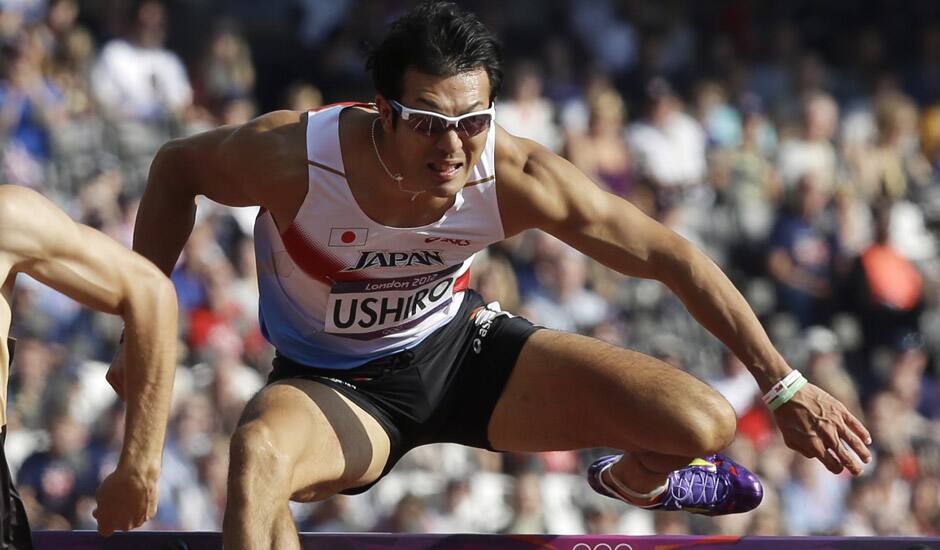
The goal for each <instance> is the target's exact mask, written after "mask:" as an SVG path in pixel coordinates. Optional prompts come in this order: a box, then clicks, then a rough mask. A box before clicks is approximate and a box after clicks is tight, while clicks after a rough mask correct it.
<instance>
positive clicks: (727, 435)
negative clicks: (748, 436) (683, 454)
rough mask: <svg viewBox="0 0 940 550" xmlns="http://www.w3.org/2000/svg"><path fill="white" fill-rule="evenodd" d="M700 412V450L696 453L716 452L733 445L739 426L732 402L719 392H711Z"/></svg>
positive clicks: (698, 434)
mask: <svg viewBox="0 0 940 550" xmlns="http://www.w3.org/2000/svg"><path fill="white" fill-rule="evenodd" d="M699 413H700V414H699V415H698V419H697V420H698V422H697V423H698V424H699V426H698V427H697V429H696V430H695V431H696V432H697V437H696V439H695V441H696V444H697V445H698V447H699V452H698V453H696V454H697V455H709V454H714V453H717V452H718V451H720V450H722V449H724V448H725V447H727V446H728V445H731V442H732V441H734V435H735V432H736V431H737V426H738V419H737V415H736V414H735V412H734V409H733V408H732V407H731V404H730V403H728V401H727V400H726V399H725V398H724V397H722V396H721V394H719V393H718V392H711V393H709V394H708V395H707V397H706V398H705V399H704V400H703V405H702V409H701V410H700V411H699Z"/></svg>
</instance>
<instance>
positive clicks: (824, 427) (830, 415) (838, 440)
mask: <svg viewBox="0 0 940 550" xmlns="http://www.w3.org/2000/svg"><path fill="white" fill-rule="evenodd" d="M774 416H775V418H776V419H777V426H779V428H780V432H781V433H782V434H783V440H784V441H785V442H786V444H787V446H788V447H790V448H791V449H793V450H795V451H797V452H799V453H800V454H802V455H803V456H805V457H807V458H816V459H819V461H820V462H822V463H823V464H825V466H826V468H828V469H829V471H830V472H832V473H834V474H838V473H841V472H842V469H843V468H848V470H849V471H850V472H852V474H853V475H859V474H861V473H862V464H860V463H859V462H858V459H857V458H856V457H855V456H853V454H852V453H850V452H849V449H851V450H852V451H854V453H855V455H858V458H861V459H862V461H864V462H865V463H866V464H867V463H868V462H870V461H871V452H869V450H868V447H867V445H870V444H871V435H870V434H869V433H868V430H867V429H866V428H865V426H863V425H862V423H861V422H860V421H859V420H858V419H857V418H855V416H853V415H852V413H850V412H849V411H848V409H846V408H845V405H843V404H842V403H841V402H840V401H839V400H837V399H836V398H834V397H832V396H831V395H829V394H828V393H826V392H825V391H823V390H822V389H820V388H818V387H817V386H814V385H813V384H806V385H805V386H803V387H802V388H800V390H799V391H798V392H796V395H794V396H793V398H792V399H790V400H789V401H787V402H786V403H784V404H783V405H781V406H780V408H778V409H777V410H776V411H774Z"/></svg>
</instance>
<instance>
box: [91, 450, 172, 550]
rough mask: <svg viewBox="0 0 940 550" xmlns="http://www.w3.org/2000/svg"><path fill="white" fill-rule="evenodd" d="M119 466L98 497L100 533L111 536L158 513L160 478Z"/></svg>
mask: <svg viewBox="0 0 940 550" xmlns="http://www.w3.org/2000/svg"><path fill="white" fill-rule="evenodd" d="M158 477H159V476H146V475H144V474H142V473H141V472H137V471H135V470H133V469H127V468H122V467H121V466H118V468H117V470H115V471H114V472H113V473H112V474H111V475H109V476H108V477H106V478H105V479H104V481H102V482H101V485H100V486H99V487H98V491H97V493H96V494H95V497H96V499H97V501H98V508H96V509H95V511H94V512H93V513H92V515H93V516H94V517H95V519H96V520H98V533H100V534H101V535H103V536H105V537H107V536H110V535H111V534H112V533H114V532H115V531H130V530H131V529H133V528H135V527H138V526H140V525H141V524H143V523H144V522H145V521H147V520H148V519H150V518H152V517H153V516H154V515H155V514H156V513H157V497H158V488H157V478H158Z"/></svg>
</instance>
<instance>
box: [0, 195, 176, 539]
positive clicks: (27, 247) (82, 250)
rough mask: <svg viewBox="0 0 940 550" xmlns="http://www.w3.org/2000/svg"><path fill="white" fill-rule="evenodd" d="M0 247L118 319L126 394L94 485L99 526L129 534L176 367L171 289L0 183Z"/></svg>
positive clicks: (158, 456)
mask: <svg viewBox="0 0 940 550" xmlns="http://www.w3.org/2000/svg"><path fill="white" fill-rule="evenodd" d="M0 251H2V252H3V253H4V254H5V255H8V256H10V257H11V258H12V259H13V271H14V272H18V273H24V274H27V275H29V276H31V277H33V278H34V279H36V280H38V281H40V282H42V283H44V284H46V285H48V286H50V287H52V288H54V289H56V290H58V291H60V292H62V293H64V294H66V295H68V296H69V297H71V298H73V299H75V300H77V301H79V302H81V303H82V304H84V305H86V306H88V307H91V308H94V309H96V310H98V311H103V312H106V313H113V314H116V315H120V316H121V317H122V318H123V319H124V324H125V328H126V340H125V342H124V346H123V353H124V354H125V356H124V359H125V361H126V364H127V365H128V366H129V368H127V372H126V374H125V380H124V384H125V389H126V391H125V395H126V398H127V413H126V425H127V427H126V430H125V435H124V445H123V447H122V449H121V456H120V458H119V460H118V464H117V468H116V470H115V471H114V472H113V473H112V474H111V475H109V476H108V477H107V478H105V479H104V481H102V483H101V486H100V487H99V488H98V492H97V498H98V508H97V510H95V517H96V518H97V519H98V530H99V532H101V533H102V534H104V535H109V534H111V533H112V532H113V531H116V530H123V531H126V530H129V529H132V528H134V527H137V526H139V525H141V524H142V523H143V522H144V521H146V520H148V519H150V518H151V517H153V516H154V514H155V513H156V509H157V481H158V479H159V475H160V467H161V463H162V456H163V442H164V434H165V432H166V425H167V419H168V417H169V409H170V393H171V390H172V386H173V377H174V374H175V369H176V339H177V333H176V326H177V315H178V312H177V304H176V293H175V291H174V289H173V285H172V283H170V281H169V279H168V278H167V277H166V276H165V275H163V273H162V272H161V271H160V270H159V269H157V267H156V266H155V265H153V264H152V263H150V262H149V261H148V260H147V259H146V258H144V257H143V256H140V255H139V254H137V253H135V252H132V251H131V250H128V249H127V248H125V247H124V246H122V245H120V244H119V243H118V242H116V241H114V240H113V239H111V238H109V237H107V236H106V235H104V234H103V233H101V232H99V231H96V230H95V229H92V228H90V227H88V226H85V225H81V224H78V223H75V222H74V221H72V220H71V218H69V217H68V216H67V215H66V214H65V213H64V212H62V211H61V210H59V208H57V207H56V206H55V205H54V204H52V203H51V202H49V201H48V200H47V199H46V198H45V197H43V196H42V195H40V194H38V193H36V192H34V191H30V190H29V189H26V188H23V187H18V186H14V185H2V186H0Z"/></svg>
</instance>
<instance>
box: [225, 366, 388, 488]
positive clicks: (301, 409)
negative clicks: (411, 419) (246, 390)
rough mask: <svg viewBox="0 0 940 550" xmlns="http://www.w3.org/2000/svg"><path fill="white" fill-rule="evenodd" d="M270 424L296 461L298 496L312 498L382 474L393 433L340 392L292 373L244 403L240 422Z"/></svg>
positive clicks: (280, 447)
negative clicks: (390, 433) (390, 435)
mask: <svg viewBox="0 0 940 550" xmlns="http://www.w3.org/2000/svg"><path fill="white" fill-rule="evenodd" d="M252 423H261V424H263V425H264V426H265V428H266V430H265V434H267V435H268V436H269V437H270V439H271V444H272V445H274V447H275V449H276V452H278V453H282V456H284V457H285V461H286V462H287V464H289V465H290V466H291V470H292V476H291V487H290V492H291V495H292V498H293V499H294V500H301V501H304V500H312V499H314V498H316V499H320V498H323V497H325V496H329V495H330V494H332V493H336V492H339V491H341V490H344V489H348V488H352V487H358V486H360V485H365V484H367V483H370V482H372V481H374V480H375V479H377V478H378V477H379V475H380V474H381V473H382V469H383V468H384V467H385V463H386V462H387V460H388V456H389V448H390V443H389V438H388V434H387V433H386V432H385V430H384V429H383V428H382V426H381V425H380V424H379V423H378V421H376V419H375V418H374V417H373V416H372V415H370V414H369V413H368V412H366V411H365V410H363V409H362V408H361V407H359V406H358V405H356V404H355V403H354V402H352V401H351V400H349V399H348V398H347V397H346V396H344V395H343V394H342V393H341V392H339V391H337V390H335V389H333V388H331V387H329V386H327V385H324V384H321V383H319V382H314V381H311V380H301V379H297V378H291V379H287V380H281V381H278V382H275V383H273V384H271V385H270V386H268V387H266V388H264V389H263V390H262V391H261V392H260V393H258V395H256V396H255V397H254V398H253V399H252V400H251V401H250V402H249V403H248V405H247V406H246V407H245V412H244V413H243V414H242V418H241V420H240V421H239V427H240V428H241V427H247V426H249V425H251V424H252Z"/></svg>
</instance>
